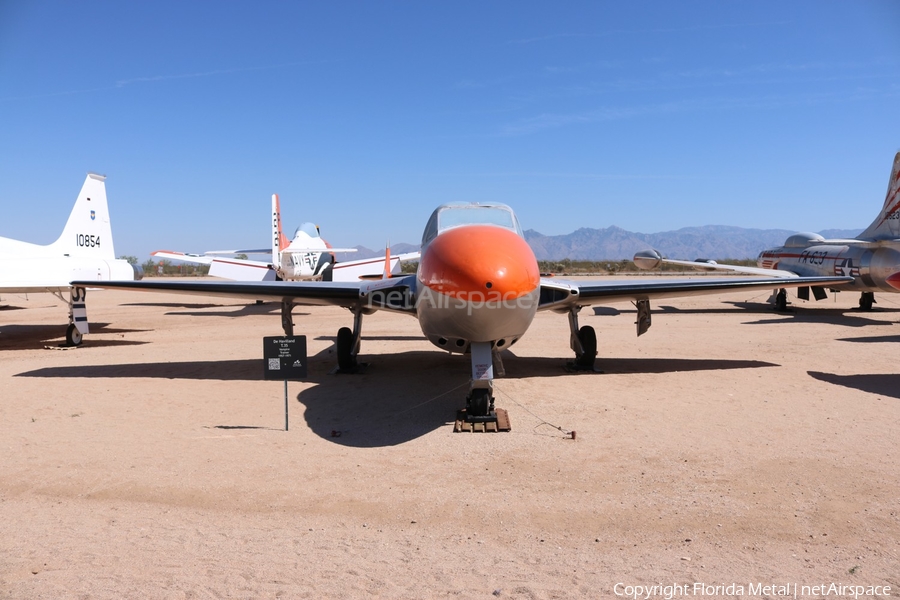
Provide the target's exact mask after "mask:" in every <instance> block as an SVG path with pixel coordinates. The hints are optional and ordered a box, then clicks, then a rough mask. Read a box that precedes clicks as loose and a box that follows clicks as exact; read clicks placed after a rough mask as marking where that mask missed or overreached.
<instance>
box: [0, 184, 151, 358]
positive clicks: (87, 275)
mask: <svg viewBox="0 0 900 600" xmlns="http://www.w3.org/2000/svg"><path fill="white" fill-rule="evenodd" d="M105 180H106V177H105V176H103V175H96V174H94V173H88V176H87V177H86V178H85V180H84V185H83V186H82V187H81V192H80V193H79V194H78V199H77V200H75V205H74V206H73V207H72V212H71V213H70V214H69V220H68V221H67V222H66V226H65V228H64V229H63V232H62V234H61V235H60V236H59V239H57V240H56V241H55V242H53V243H52V244H49V245H46V246H41V245H38V244H30V243H28V242H21V241H18V240H13V239H9V238H3V237H0V293H3V292H5V293H8V294H28V293H38V292H50V293H52V294H54V295H55V296H57V297H58V298H59V299H60V300H62V301H63V302H66V299H65V298H64V297H63V292H68V293H69V299H68V304H69V327H68V329H67V331H66V342H67V343H68V344H69V345H71V346H77V345H78V344H80V343H81V340H82V336H83V335H84V334H86V333H88V320H87V308H86V306H85V296H86V291H85V287H86V286H92V284H93V283H95V282H98V281H111V280H134V279H140V278H141V276H142V272H141V270H140V267H135V266H132V265H131V264H129V263H128V262H127V261H124V260H118V259H116V253H115V250H114V248H113V238H112V228H111V227H110V223H109V210H108V208H107V203H106V184H105ZM75 279H77V280H79V281H81V283H80V284H78V285H77V286H75V285H73V284H71V283H70V282H71V281H72V280H75Z"/></svg>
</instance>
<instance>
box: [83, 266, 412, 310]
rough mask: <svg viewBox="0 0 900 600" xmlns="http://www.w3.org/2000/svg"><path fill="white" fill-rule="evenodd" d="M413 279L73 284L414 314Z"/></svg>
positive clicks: (105, 282)
mask: <svg viewBox="0 0 900 600" xmlns="http://www.w3.org/2000/svg"><path fill="white" fill-rule="evenodd" d="M415 280H416V278H415V276H414V275H409V276H406V277H395V278H391V279H383V280H377V281H334V282H325V281H252V282H247V281H102V282H98V281H90V282H85V281H75V282H72V285H90V286H91V287H102V288H108V289H117V290H133V291H141V292H170V293H173V294H190V295H200V296H215V297H221V298H240V299H244V300H267V301H279V302H291V303H292V304H295V305H299V306H341V307H344V308H349V309H351V310H360V311H366V312H368V311H374V310H392V311H396V312H415V306H414V302H413V300H412V298H413V295H414V290H415V285H416V282H415Z"/></svg>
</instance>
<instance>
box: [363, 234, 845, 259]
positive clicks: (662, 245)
mask: <svg viewBox="0 0 900 600" xmlns="http://www.w3.org/2000/svg"><path fill="white" fill-rule="evenodd" d="M861 231H862V229H827V230H824V231H819V232H818V233H819V234H820V235H821V236H822V237H824V238H826V239H827V238H852V237H854V236H856V235H859V233H860V232H861ZM794 233H796V232H795V231H790V230H787V229H747V228H744V227H732V226H729V225H704V226H702V227H685V228H683V229H677V230H675V231H663V232H660V233H637V232H633V231H627V230H625V229H622V228H621V227H616V226H612V227H607V228H605V229H591V228H588V227H582V228H581V229H578V230H576V231H573V232H572V233H568V234H565V235H544V234H542V233H540V232H538V231H535V230H533V229H529V230H527V231H525V239H526V240H527V241H528V243H529V244H530V245H531V248H532V250H534V255H535V256H536V257H537V259H538V260H563V259H565V258H570V259H572V260H623V259H631V257H633V256H634V253H635V252H639V251H641V250H648V249H651V248H652V249H655V250H658V251H659V252H661V253H662V254H663V255H664V256H666V257H668V258H679V259H684V260H694V259H696V258H710V259H714V260H724V259H733V260H743V259H748V258H756V256H757V255H758V254H759V253H760V252H762V251H763V250H765V249H766V248H771V247H773V246H780V245H781V244H783V243H784V241H785V240H786V239H787V238H788V237H789V236H791V235H793V234H794ZM356 248H357V249H358V250H359V251H358V252H356V253H355V254H354V255H353V257H354V258H370V257H375V256H384V251H383V250H370V249H368V248H365V247H364V246H356ZM418 249H419V246H418V245H415V244H395V245H393V246H391V253H392V254H399V253H402V252H415V251H417V250H418ZM346 256H347V257H349V256H350V255H346ZM347 260H352V259H350V258H347Z"/></svg>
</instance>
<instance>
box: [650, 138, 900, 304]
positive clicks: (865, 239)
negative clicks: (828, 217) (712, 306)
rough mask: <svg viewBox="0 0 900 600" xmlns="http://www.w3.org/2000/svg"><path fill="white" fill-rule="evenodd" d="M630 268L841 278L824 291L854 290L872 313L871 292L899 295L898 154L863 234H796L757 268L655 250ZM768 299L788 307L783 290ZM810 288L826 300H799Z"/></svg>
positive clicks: (799, 292)
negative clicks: (674, 257) (878, 205)
mask: <svg viewBox="0 0 900 600" xmlns="http://www.w3.org/2000/svg"><path fill="white" fill-rule="evenodd" d="M634 263H635V264H636V265H637V266H638V267H640V268H642V269H653V268H656V267H657V266H659V265H660V264H661V263H666V264H672V265H681V266H687V267H691V268H694V269H699V270H707V271H714V270H716V271H731V272H733V273H742V274H745V275H768V276H770V277H780V278H787V279H790V278H792V277H798V276H806V277H814V276H827V275H845V276H849V277H852V280H851V281H849V282H847V283H844V284H840V285H832V286H828V287H829V288H831V289H832V290H833V291H857V292H859V293H860V296H859V308H860V309H862V310H872V305H873V304H874V303H875V292H879V293H881V292H890V293H897V292H898V291H900V152H898V153H897V154H896V155H895V156H894V165H893V168H892V169H891V176H890V179H888V190H887V194H885V197H884V204H883V205H882V207H881V212H879V213H878V216H877V217H875V220H874V221H872V224H871V225H869V226H868V227H867V228H866V230H865V231H863V232H862V233H861V234H859V235H858V236H857V237H855V238H851V239H832V240H826V239H825V238H823V237H822V236H821V235H819V234H817V233H795V234H794V235H792V236H790V237H789V238H788V239H787V240H786V241H785V242H784V245H783V246H779V247H777V248H769V249H767V250H763V251H762V252H761V253H760V254H759V256H758V257H757V259H756V264H757V266H756V267H743V266H739V265H729V264H724V263H717V262H715V261H708V260H696V261H687V260H671V259H668V258H663V256H662V255H661V254H660V253H659V252H657V251H656V250H645V251H643V252H638V253H637V254H635V256H634ZM780 287H781V289H780V290H779V291H778V292H777V293H776V294H774V295H773V297H772V298H771V300H772V301H773V303H774V304H775V309H776V310H779V311H783V310H785V309H786V308H787V304H788V302H787V292H786V290H785V289H784V286H780ZM810 287H811V288H812V292H813V297H814V298H815V299H816V300H824V299H825V298H826V297H827V294H826V292H825V286H822V285H814V286H799V287H798V289H797V295H798V296H799V297H800V299H801V300H809V292H810Z"/></svg>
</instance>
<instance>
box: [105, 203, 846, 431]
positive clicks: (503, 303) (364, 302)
mask: <svg viewBox="0 0 900 600" xmlns="http://www.w3.org/2000/svg"><path fill="white" fill-rule="evenodd" d="M421 254H422V258H421V261H420V262H419V267H418V271H417V273H416V274H415V275H407V276H403V277H386V278H384V279H381V280H377V281H357V282H266V281H263V282H247V283H241V282H209V281H206V282H185V281H177V282H163V281H159V282H157V281H144V282H134V283H129V282H121V283H119V282H110V283H108V284H104V285H105V287H114V288H123V289H131V290H141V291H166V292H181V293H188V294H203V295H209V296H225V297H241V298H248V299H270V300H271V299H278V300H280V301H281V303H282V326H283V328H284V331H285V334H286V335H293V322H292V319H291V310H292V307H293V306H294V305H296V304H300V305H332V306H342V307H345V308H348V309H349V310H350V311H351V312H352V313H353V327H352V329H351V328H349V327H343V328H341V329H340V330H339V331H338V334H337V358H338V366H339V367H340V370H342V371H354V370H355V369H356V367H357V355H358V353H359V350H360V335H361V333H362V320H363V316H364V315H369V314H371V313H373V312H375V311H377V310H388V311H393V312H400V313H404V314H408V315H411V316H414V317H416V318H417V319H418V321H419V325H420V327H421V329H422V333H424V334H425V337H426V338H428V340H429V341H431V343H433V344H434V345H435V346H437V347H438V348H440V349H442V350H447V351H450V352H458V353H465V352H469V353H470V354H471V366H472V375H471V380H470V386H469V392H468V397H467V402H468V412H469V414H470V415H474V416H487V415H489V414H490V411H491V408H492V405H493V376H494V364H495V362H496V364H497V368H498V370H502V363H501V362H500V361H499V352H500V351H501V350H503V349H505V348H508V347H510V346H512V345H513V344H515V343H516V341H518V340H519V338H521V337H522V336H523V335H524V334H525V332H526V331H527V330H528V327H529V326H530V325H531V322H532V320H533V319H534V316H535V313H536V312H537V311H547V310H549V311H554V312H556V313H560V314H564V315H567V316H568V324H569V342H570V346H571V348H572V349H573V350H574V352H575V362H574V363H573V364H574V366H576V367H577V368H582V369H586V370H592V369H593V366H594V360H595V358H596V355H597V339H596V335H595V332H594V329H593V328H592V327H590V326H584V327H579V326H578V311H579V310H580V309H581V308H582V307H584V306H588V305H591V304H600V303H606V302H613V301H629V300H630V301H633V302H634V303H635V304H636V306H637V309H638V320H637V333H638V335H641V334H642V333H644V332H645V331H646V330H647V329H648V328H649V327H650V299H656V298H667V297H677V296H692V295H699V294H709V293H718V292H726V291H729V290H745V289H747V288H763V289H770V288H774V287H781V286H784V285H788V286H796V285H832V284H834V285H836V284H839V283H845V282H848V281H850V278H849V277H835V276H830V277H796V278H794V279H792V280H791V281H790V282H782V281H779V280H773V279H772V278H770V277H766V278H754V279H749V278H748V279H740V278H735V277H727V278H720V279H709V278H699V279H694V280H691V279H680V280H678V279H665V278H660V279H647V278H643V277H641V278H636V279H633V280H608V281H578V282H576V281H562V280H556V279H545V278H542V277H541V276H540V273H539V271H538V264H537V260H536V259H535V256H534V253H533V252H532V250H531V248H530V247H529V246H528V243H527V242H526V241H525V239H524V237H523V235H522V229H521V228H520V226H519V223H518V220H517V219H516V216H515V214H514V213H513V211H512V209H511V208H509V207H508V206H506V205H504V204H449V205H446V204H445V205H442V206H440V207H438V208H437V209H436V210H435V211H434V213H432V215H431V218H430V219H429V220H428V224H427V225H426V226H425V232H424V234H423V236H422V250H421Z"/></svg>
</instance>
